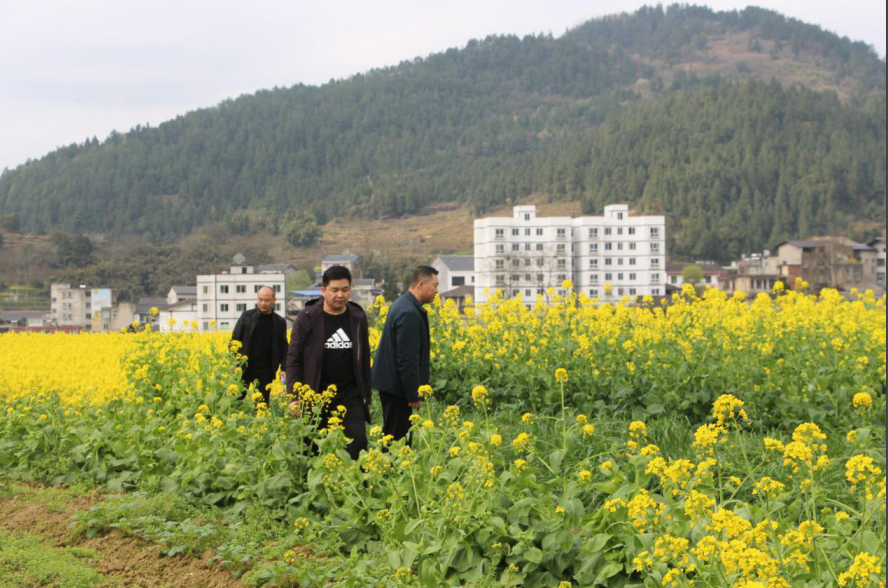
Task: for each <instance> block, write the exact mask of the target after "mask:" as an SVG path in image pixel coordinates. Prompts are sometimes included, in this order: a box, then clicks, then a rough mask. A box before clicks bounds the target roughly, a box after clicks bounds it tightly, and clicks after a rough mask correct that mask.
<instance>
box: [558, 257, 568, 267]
mask: <svg viewBox="0 0 888 588" xmlns="http://www.w3.org/2000/svg"><path fill="white" fill-rule="evenodd" d="M566 267H567V260H566V259H559V260H558V269H564V268H566Z"/></svg>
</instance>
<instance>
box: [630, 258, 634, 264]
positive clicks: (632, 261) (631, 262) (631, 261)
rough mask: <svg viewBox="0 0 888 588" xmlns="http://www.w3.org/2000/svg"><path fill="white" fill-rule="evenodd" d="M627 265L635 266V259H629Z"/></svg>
mask: <svg viewBox="0 0 888 588" xmlns="http://www.w3.org/2000/svg"><path fill="white" fill-rule="evenodd" d="M629 265H635V258H634V257H630V258H629Z"/></svg>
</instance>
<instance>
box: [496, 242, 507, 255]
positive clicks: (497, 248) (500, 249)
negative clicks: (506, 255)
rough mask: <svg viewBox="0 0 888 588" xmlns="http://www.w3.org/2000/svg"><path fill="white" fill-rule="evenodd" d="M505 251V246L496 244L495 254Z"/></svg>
mask: <svg viewBox="0 0 888 588" xmlns="http://www.w3.org/2000/svg"><path fill="white" fill-rule="evenodd" d="M505 250H506V246H505V245H503V244H502V243H497V244H496V252H497V253H503V252H504V251H505Z"/></svg>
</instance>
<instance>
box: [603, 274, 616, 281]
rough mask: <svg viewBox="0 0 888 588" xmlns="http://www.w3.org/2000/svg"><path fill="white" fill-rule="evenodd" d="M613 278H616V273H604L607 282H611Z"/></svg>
mask: <svg viewBox="0 0 888 588" xmlns="http://www.w3.org/2000/svg"><path fill="white" fill-rule="evenodd" d="M613 279H614V274H604V281H605V282H610V281H611V280H613Z"/></svg>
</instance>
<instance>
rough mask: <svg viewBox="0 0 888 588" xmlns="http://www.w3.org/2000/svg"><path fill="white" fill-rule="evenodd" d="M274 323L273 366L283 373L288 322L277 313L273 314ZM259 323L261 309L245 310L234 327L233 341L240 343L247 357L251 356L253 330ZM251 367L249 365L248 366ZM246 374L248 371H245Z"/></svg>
mask: <svg viewBox="0 0 888 588" xmlns="http://www.w3.org/2000/svg"><path fill="white" fill-rule="evenodd" d="M272 317H273V320H272V323H273V324H274V341H273V342H272V345H271V365H272V366H274V368H275V371H277V369H278V368H280V369H281V371H283V370H284V369H285V367H286V366H285V364H284V360H285V359H286V357H287V321H286V320H285V319H284V317H282V316H280V315H279V314H277V313H274V312H273V313H272ZM258 321H259V309H258V308H251V309H250V310H245V311H244V312H243V314H241V316H240V318H239V319H237V324H235V325H234V331H232V333H231V340H232V341H240V343H241V348H240V353H241V355H244V356H245V357H249V356H250V340H251V339H252V338H253V329H255V328H256V323H257V322H258ZM247 367H249V365H248V366H247ZM244 371H245V372H246V370H244Z"/></svg>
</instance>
